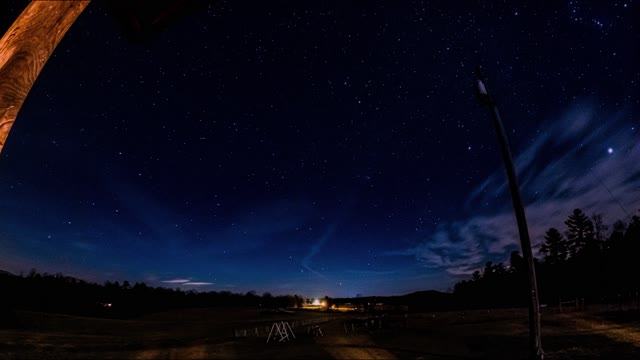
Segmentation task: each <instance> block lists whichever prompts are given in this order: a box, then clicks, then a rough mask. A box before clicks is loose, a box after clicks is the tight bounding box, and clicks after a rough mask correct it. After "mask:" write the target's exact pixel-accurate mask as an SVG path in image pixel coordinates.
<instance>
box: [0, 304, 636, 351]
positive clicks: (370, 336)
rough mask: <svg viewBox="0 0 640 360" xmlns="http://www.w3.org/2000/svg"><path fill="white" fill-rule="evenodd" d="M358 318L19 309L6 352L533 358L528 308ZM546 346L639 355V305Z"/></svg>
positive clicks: (5, 336) (575, 324)
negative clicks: (280, 327)
mask: <svg viewBox="0 0 640 360" xmlns="http://www.w3.org/2000/svg"><path fill="white" fill-rule="evenodd" d="M354 316H355V315H353V314H341V313H325V312H311V311H304V312H297V313H295V314H286V313H281V314H267V315H265V314H260V313H259V312H258V311H257V310H256V309H249V308H240V309H193V310H181V311H172V312H165V313H157V314H153V315H149V316H144V317H141V318H137V319H135V320H111V319H95V318H83V317H75V316H66V315H54V314H42V313H32V312H19V313H18V317H19V328H18V329H2V330H0V359H68V358H72V359H73V358H82V359H87V358H89V359H91V358H100V359H103V358H112V359H122V358H132V359H206V358H311V359H316V358H339V359H348V358H351V359H362V358H373V359H393V358H413V359H482V358H491V359H518V358H523V359H524V358H526V357H527V353H526V349H527V315H526V311H525V310H523V309H516V310H491V311H487V310H482V311H472V312H447V313H428V314H410V315H409V316H408V318H405V317H404V316H403V315H397V316H389V317H387V320H386V321H385V322H383V323H382V326H378V325H375V326H369V327H364V326H362V324H361V323H357V324H358V325H354V326H353V327H351V326H350V324H351V323H352V321H351V319H352V318H353V317H354ZM276 320H285V321H288V322H289V323H291V324H292V325H293V328H294V332H295V334H296V338H295V339H294V340H293V341H291V342H286V343H278V342H273V341H272V342H270V343H269V344H267V343H266V339H267V334H268V329H269V327H270V326H271V324H273V322H274V321H276ZM309 323H317V324H318V325H319V326H321V329H322V332H323V334H324V336H322V337H320V336H319V337H314V336H311V335H309V334H307V329H308V326H307V324H309ZM346 324H349V325H348V326H345V325H346ZM345 328H347V329H348V330H349V331H348V333H347V332H345ZM351 329H353V330H354V331H352V330H351ZM245 330H246V331H247V332H246V334H247V335H246V336H245ZM256 332H257V335H256ZM543 345H544V349H545V352H546V358H548V359H600V358H610V359H637V358H638V354H639V353H640V316H639V313H638V312H637V311H626V312H608V313H606V312H602V311H596V310H593V311H586V312H572V313H551V312H549V313H545V314H543Z"/></svg>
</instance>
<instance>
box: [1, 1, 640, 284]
mask: <svg viewBox="0 0 640 360" xmlns="http://www.w3.org/2000/svg"><path fill="white" fill-rule="evenodd" d="M454 3H455V4H454ZM485 3H486V4H485ZM489 3H490V2H488V1H487V2H479V1H473V2H471V1H462V2H453V1H447V2H445V1H434V2H416V1H413V2H373V1H354V2H346V1H335V2H333V1H330V2H315V1H314V2H312V1H305V2H302V1H289V2H279V1H276V2H271V1H256V2H246V1H233V2H224V1H216V2H214V3H212V4H211V5H208V6H207V5H204V6H200V7H199V8H198V9H196V10H195V11H192V12H190V13H189V14H187V15H184V16H182V17H179V18H178V19H177V20H175V21H174V22H173V23H171V24H170V25H169V26H166V27H164V28H163V30H162V31H160V32H158V33H155V34H153V35H152V36H149V37H147V38H146V39H144V40H142V41H140V40H135V39H132V38H131V36H129V35H128V33H126V32H125V31H124V30H123V28H122V26H121V23H119V22H118V21H117V19H116V17H114V16H113V13H112V10H111V8H110V7H109V6H108V4H107V3H104V2H99V1H94V2H93V3H91V4H90V5H89V6H88V7H87V9H86V10H85V12H84V13H83V14H82V15H81V16H80V17H79V18H78V20H77V21H76V23H75V24H74V25H73V26H72V27H71V29H70V30H69V32H68V33H67V35H66V37H65V38H64V39H63V40H62V42H61V43H60V45H59V46H58V48H57V49H56V50H55V52H54V53H53V55H52V57H51V58H50V59H49V61H48V63H47V64H46V65H45V67H44V69H43V71H42V73H41V75H40V77H39V78H38V80H37V81H36V83H35V85H34V87H33V88H32V90H31V92H30V94H29V96H28V98H27V100H26V102H25V103H24V106H23V107H22V110H21V111H20V113H19V116H18V119H17V121H16V123H15V125H14V127H13V130H12V131H11V133H10V135H9V138H8V141H7V145H6V146H5V148H4V150H3V152H2V154H0V199H2V200H1V201H0V219H1V220H0V249H1V250H0V269H4V270H8V271H11V272H14V273H20V272H24V273H25V274H26V273H27V272H28V271H29V270H30V269H31V268H36V269H37V270H38V271H40V272H49V273H56V272H62V273H64V274H65V275H70V276H75V277H79V278H82V279H86V280H89V281H96V282H104V281H107V280H109V281H115V280H119V281H120V282H122V281H123V280H129V281H130V282H131V283H133V282H136V281H138V282H141V281H144V282H146V283H147V284H149V285H153V286H168V287H173V288H175V287H179V288H181V289H185V290H187V289H198V290H200V291H210V290H215V291H225V290H226V291H232V292H239V293H244V292H247V291H249V290H255V291H257V292H258V293H262V292H265V291H269V292H271V293H273V294H286V293H290V294H293V293H296V294H302V295H306V296H324V295H329V296H356V295H357V294H362V295H390V294H404V293H408V292H412V291H417V290H426V289H437V290H447V289H450V288H451V287H452V286H453V284H454V283H455V282H457V281H459V280H461V279H465V278H467V277H468V276H469V274H470V273H471V272H473V271H474V270H476V269H478V268H480V267H482V266H483V264H484V262H486V261H505V260H507V259H508V257H509V253H510V252H511V251H513V250H519V249H520V246H519V240H518V235H517V230H516V226H515V217H514V216H513V210H512V205H511V198H510V196H509V192H508V188H507V186H506V176H505V172H504V166H503V163H502V160H501V157H500V152H499V148H498V142H497V138H496V134H495V131H494V129H493V128H492V126H491V120H490V114H489V112H488V110H487V108H485V107H481V106H480V105H479V104H478V102H477V100H476V98H475V95H474V91H473V76H472V75H473V69H474V68H475V66H476V65H477V64H480V65H482V66H483V68H484V71H485V73H486V76H487V79H488V82H487V83H488V85H489V87H490V90H491V91H492V92H493V93H494V95H495V96H496V98H497V100H498V102H499V106H500V110H501V112H502V115H503V118H504V121H505V127H506V130H507V132H508V135H509V137H510V142H511V146H512V151H513V153H514V158H515V160H516V165H517V169H518V175H519V180H520V184H521V189H522V194H523V198H524V200H525V205H526V212H527V216H528V221H529V225H530V233H531V237H532V239H533V243H534V252H536V253H537V248H538V247H539V244H540V242H541V239H542V236H543V235H544V232H545V231H546V229H547V228H549V227H550V226H555V227H558V228H560V229H564V224H563V222H564V220H565V219H566V217H567V216H568V215H569V213H570V212H571V211H572V210H573V209H574V208H576V207H580V208H582V209H583V210H584V211H585V212H586V213H587V214H592V213H594V212H598V213H602V215H603V218H604V220H605V222H606V223H609V224H611V223H613V222H614V221H615V220H618V219H622V220H625V219H627V216H628V215H633V214H638V209H640V166H639V164H640V119H639V118H638V116H639V115H638V114H639V112H638V111H639V110H640V67H638V64H639V63H640V56H639V50H640V49H639V46H638V44H640V35H639V34H640V32H639V31H638V27H637V22H636V24H634V19H635V20H637V19H638V17H637V16H638V13H639V11H638V7H639V6H640V3H638V2H637V1H633V0H628V1H624V0H620V1H547V2H531V3H533V4H529V5H526V6H525V5H522V4H523V3H519V2H511V1H505V2H502V1H500V2H492V3H494V4H493V5H491V4H489ZM11 4H12V5H11V6H9V7H8V8H9V9H8V10H9V13H8V15H7V16H4V18H3V19H4V23H3V24H2V26H3V27H2V29H1V30H2V31H3V32H4V31H5V30H6V29H7V28H8V26H9V25H10V23H11V21H12V20H13V19H15V17H17V15H18V14H19V12H20V11H21V9H22V8H23V7H24V6H25V5H26V2H20V1H16V2H12V3H11ZM518 4H520V5H518ZM5 15H6V14H5ZM627 220H628V219H627Z"/></svg>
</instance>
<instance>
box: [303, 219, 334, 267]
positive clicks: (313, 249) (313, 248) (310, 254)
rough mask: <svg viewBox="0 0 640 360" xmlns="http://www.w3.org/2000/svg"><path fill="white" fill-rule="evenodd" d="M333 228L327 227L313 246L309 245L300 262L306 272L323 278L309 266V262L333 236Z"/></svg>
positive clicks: (310, 263) (331, 226)
mask: <svg viewBox="0 0 640 360" xmlns="http://www.w3.org/2000/svg"><path fill="white" fill-rule="evenodd" d="M335 228H336V225H335V224H331V225H329V226H328V227H327V229H326V230H325V231H324V233H323V234H322V235H321V236H320V237H319V238H317V239H316V241H315V242H314V243H313V245H311V248H310V249H309V252H308V253H307V255H306V256H305V257H304V258H303V259H302V262H301V265H302V267H304V268H305V269H306V270H307V271H310V272H312V273H313V274H315V275H318V276H321V277H324V275H322V274H321V273H320V272H319V271H317V270H316V269H315V268H313V267H312V266H311V265H312V261H311V260H312V259H313V257H315V256H316V255H317V254H318V252H320V249H321V248H322V246H324V244H325V243H326V242H327V241H328V240H329V239H330V238H331V236H333V234H334V232H335Z"/></svg>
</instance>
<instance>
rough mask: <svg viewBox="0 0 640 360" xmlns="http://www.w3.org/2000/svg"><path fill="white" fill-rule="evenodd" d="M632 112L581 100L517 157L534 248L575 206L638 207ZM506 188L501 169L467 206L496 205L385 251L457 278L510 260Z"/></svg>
mask: <svg viewBox="0 0 640 360" xmlns="http://www.w3.org/2000/svg"><path fill="white" fill-rule="evenodd" d="M629 118H630V114H629V113H626V112H622V111H620V112H616V113H610V114H605V113H598V112H596V111H594V110H593V108H592V107H589V106H585V104H576V105H575V106H573V107H572V108H571V109H569V110H568V111H567V112H565V114H564V115H563V116H561V117H560V119H556V120H555V121H550V122H549V123H548V124H546V126H545V128H546V129H547V130H546V131H545V132H544V133H541V134H540V135H538V137H537V138H535V139H534V141H533V142H531V144H530V145H529V146H528V147H527V148H525V149H524V151H521V155H519V156H518V157H517V158H516V160H515V162H516V168H517V169H518V173H519V177H520V184H521V191H522V193H523V197H524V199H525V202H526V204H525V207H526V209H525V211H526V215H527V222H528V225H529V233H530V236H531V238H532V243H533V246H534V252H535V251H536V250H537V249H538V248H539V246H540V244H541V242H542V241H543V236H544V233H545V231H546V230H547V229H548V228H549V227H552V226H553V227H559V228H563V222H564V220H565V219H566V217H567V216H568V215H569V214H570V213H571V212H572V210H573V209H575V208H581V209H582V210H584V211H585V212H586V213H587V214H593V213H596V212H597V213H601V214H602V215H603V218H604V220H605V222H606V223H613V222H614V221H616V220H618V219H625V218H626V217H627V216H628V215H632V214H634V213H635V212H636V211H637V209H638V208H639V207H640V206H639V204H640V168H638V167H637V166H635V164H639V163H640V142H638V141H636V139H634V137H636V138H637V135H638V133H637V132H636V131H637V129H635V130H634V127H632V125H630V124H629V123H628V122H629ZM608 148H612V149H613V152H612V153H609V152H608V151H607V150H608ZM543 159H551V160H550V161H548V162H547V163H542V161H543ZM508 191H509V190H508V187H507V182H506V177H505V175H504V170H503V169H502V168H500V169H497V170H496V171H495V172H494V173H493V174H492V175H491V176H489V177H488V178H487V179H485V180H484V181H483V182H482V183H481V184H480V185H479V186H478V187H477V188H476V189H474V190H473V191H472V192H471V193H470V196H469V200H468V201H467V203H466V207H467V208H470V209H479V208H481V207H480V206H479V204H483V203H494V204H496V203H499V204H501V205H499V206H496V207H497V208H498V209H499V210H497V211H496V212H493V213H486V214H480V215H476V216H471V217H468V218H464V219H460V220H457V221H453V222H450V223H448V224H444V225H442V226H440V227H439V228H438V229H437V231H436V232H435V233H434V234H433V235H432V236H430V237H429V238H428V239H425V240H424V241H422V242H421V243H420V244H418V245H417V246H414V247H412V248H408V249H403V250H400V251H396V252H394V253H389V254H388V255H405V256H415V257H416V259H418V261H420V262H421V263H422V264H423V265H424V266H426V267H429V268H437V269H442V270H444V271H446V272H447V273H449V274H450V275H453V276H458V275H468V274H470V273H471V272H473V271H474V270H477V269H478V268H479V267H481V266H482V264H483V262H485V261H487V260H490V259H496V258H498V259H502V260H504V259H506V258H507V256H508V253H509V252H510V251H512V250H515V249H517V250H519V249H520V243H519V234H518V230H517V227H516V222H515V216H514V215H513V210H512V207H511V198H510V194H509V192H508ZM502 260H501V261H502Z"/></svg>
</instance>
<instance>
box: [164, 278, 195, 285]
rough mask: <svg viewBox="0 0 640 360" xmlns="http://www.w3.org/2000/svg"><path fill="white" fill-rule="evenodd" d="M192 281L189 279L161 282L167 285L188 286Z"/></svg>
mask: <svg viewBox="0 0 640 360" xmlns="http://www.w3.org/2000/svg"><path fill="white" fill-rule="evenodd" d="M190 281H191V280H189V279H173V280H163V281H161V282H163V283H165V284H186V283H188V282H190Z"/></svg>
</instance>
